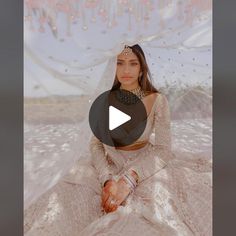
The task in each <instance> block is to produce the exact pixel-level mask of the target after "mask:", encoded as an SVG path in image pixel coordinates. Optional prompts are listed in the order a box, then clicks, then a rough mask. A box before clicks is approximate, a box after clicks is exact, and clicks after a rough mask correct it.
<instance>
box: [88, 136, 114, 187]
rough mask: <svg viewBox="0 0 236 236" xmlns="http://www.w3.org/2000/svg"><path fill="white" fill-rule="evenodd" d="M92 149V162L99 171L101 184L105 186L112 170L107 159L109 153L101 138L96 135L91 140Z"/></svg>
mask: <svg viewBox="0 0 236 236" xmlns="http://www.w3.org/2000/svg"><path fill="white" fill-rule="evenodd" d="M90 151H91V157H92V164H93V166H94V167H95V169H96V170H97V172H98V177H99V181H100V183H101V185H102V186H103V184H104V182H105V181H106V180H108V179H109V178H111V172H110V170H109V165H108V161H107V158H106V156H107V153H106V151H105V149H104V146H103V144H102V142H100V140H98V139H97V138H96V137H95V136H92V138H91V140H90Z"/></svg>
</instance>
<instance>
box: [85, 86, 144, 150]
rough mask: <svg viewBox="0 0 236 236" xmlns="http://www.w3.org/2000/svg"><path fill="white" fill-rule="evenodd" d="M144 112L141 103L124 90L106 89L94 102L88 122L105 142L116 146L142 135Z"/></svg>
mask: <svg viewBox="0 0 236 236" xmlns="http://www.w3.org/2000/svg"><path fill="white" fill-rule="evenodd" d="M146 123H147V113H146V108H145V106H144V104H143V102H142V101H141V100H140V99H139V98H138V97H137V96H136V95H134V94H133V93H131V92H129V91H127V90H121V89H117V90H114V91H111V90H109V91H106V92H104V93H102V94H101V95H99V96H98V97H97V98H96V99H95V101H94V102H93V104H92V106H91V108H90V111H89V125H90V128H91V130H92V132H93V134H94V135H95V136H96V137H97V138H98V139H99V140H100V141H101V142H102V143H104V144H106V145H109V146H115V147H122V146H127V145H130V144H132V143H134V142H135V141H136V140H138V138H139V137H140V136H141V135H142V134H143V131H144V129H145V127H146Z"/></svg>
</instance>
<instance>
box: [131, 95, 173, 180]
mask: <svg viewBox="0 0 236 236" xmlns="http://www.w3.org/2000/svg"><path fill="white" fill-rule="evenodd" d="M158 96H159V97H158V98H157V99H158V101H157V103H156V108H155V113H154V128H155V141H154V144H151V146H150V147H149V148H148V149H147V151H146V152H145V153H144V155H143V156H141V157H140V158H139V159H138V160H137V161H136V162H134V163H132V166H130V167H129V169H132V170H134V171H135V172H136V173H137V174H138V176H139V181H140V182H142V181H143V180H145V179H146V178H148V177H150V176H151V175H153V174H155V173H156V172H158V171H159V170H161V169H162V168H163V167H165V166H166V165H167V162H168V161H169V160H170V159H171V158H172V152H171V133H170V111H169V105H168V101H167V98H166V96H165V95H163V94H158Z"/></svg>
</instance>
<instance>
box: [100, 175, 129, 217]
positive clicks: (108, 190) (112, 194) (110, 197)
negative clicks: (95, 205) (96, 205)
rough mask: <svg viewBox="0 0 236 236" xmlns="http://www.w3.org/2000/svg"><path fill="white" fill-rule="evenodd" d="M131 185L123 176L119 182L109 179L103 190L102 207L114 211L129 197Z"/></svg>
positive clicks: (106, 210) (107, 210)
mask: <svg viewBox="0 0 236 236" xmlns="http://www.w3.org/2000/svg"><path fill="white" fill-rule="evenodd" d="M129 193H130V187H129V185H128V184H127V183H126V182H125V180H124V179H123V177H121V178H120V179H119V180H118V181H117V182H116V181H114V180H109V181H108V182H107V184H106V185H105V187H104V188H103V191H102V207H103V209H104V210H105V212H107V213H108V212H113V211H115V210H116V209H117V208H118V206H120V205H121V203H122V202H123V201H124V200H125V199H126V198H127V196H128V195H129Z"/></svg>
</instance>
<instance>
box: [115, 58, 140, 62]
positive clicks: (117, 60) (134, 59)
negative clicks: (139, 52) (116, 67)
mask: <svg viewBox="0 0 236 236" xmlns="http://www.w3.org/2000/svg"><path fill="white" fill-rule="evenodd" d="M117 61H125V60H122V59H117ZM129 61H137V62H138V59H131V60H129Z"/></svg>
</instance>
